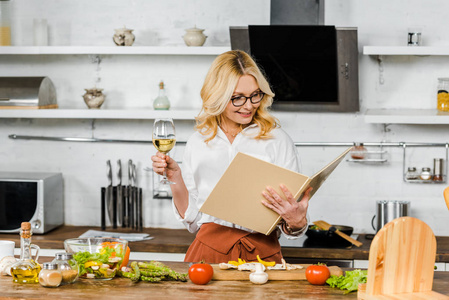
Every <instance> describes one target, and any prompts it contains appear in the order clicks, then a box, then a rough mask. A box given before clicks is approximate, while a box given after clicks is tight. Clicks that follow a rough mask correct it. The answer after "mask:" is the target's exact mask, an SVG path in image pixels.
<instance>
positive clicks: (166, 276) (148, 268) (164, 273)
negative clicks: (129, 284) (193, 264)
mask: <svg viewBox="0 0 449 300" xmlns="http://www.w3.org/2000/svg"><path fill="white" fill-rule="evenodd" d="M131 268H132V269H130V268H127V267H123V268H121V270H119V271H118V272H117V274H118V276H121V277H126V278H129V279H131V280H133V281H134V282H137V281H139V280H141V281H148V282H159V281H162V280H176V281H184V282H185V281H187V274H185V273H178V272H176V271H174V270H172V269H171V268H169V267H167V266H166V265H164V264H163V263H161V262H158V261H149V262H132V263H131Z"/></svg>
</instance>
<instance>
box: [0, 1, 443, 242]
mask: <svg viewBox="0 0 449 300" xmlns="http://www.w3.org/2000/svg"><path fill="white" fill-rule="evenodd" d="M12 4H13V11H12V14H13V42H14V44H15V45H31V44H32V35H31V32H32V31H31V24H32V19H33V18H35V17H45V18H47V19H48V22H49V26H50V44H51V45H105V46H109V45H113V44H112V34H113V32H114V30H113V29H114V28H119V27H122V26H123V25H126V26H127V27H128V28H133V29H135V31H134V33H135V34H136V46H138V45H151V46H156V45H182V44H183V41H182V38H181V36H182V35H183V34H184V30H183V29H185V28H189V27H192V26H193V25H195V24H196V25H197V26H198V27H201V28H205V29H206V31H205V34H206V35H208V36H209V37H208V40H207V42H206V46H223V45H229V37H228V26H230V25H245V24H268V22H269V1H268V0H264V1H256V0H252V1H244V2H242V1H237V0H227V1H206V0H202V1H200V0H198V1H193V0H190V1H175V0H172V1H155V0H154V1H144V0H133V1H123V0H113V1H106V0H95V1H88V0H80V1H75V2H72V1H63V2H61V1H54V0H41V1H33V0H15V1H13V2H12ZM86 7H88V8H89V9H86ZM448 10H449V3H448V2H446V1H444V0H432V1H426V5H425V6H424V5H422V4H421V1H417V0H413V1H412V0H410V1H397V2H394V3H392V2H391V1H388V0H381V1H376V2H372V1H368V0H362V1H360V0H358V1H354V0H352V1H347V0H345V1H342V0H334V1H327V2H326V24H332V25H338V26H356V27H358V28H359V49H360V52H361V49H362V47H363V45H404V44H405V40H406V30H407V27H409V26H414V25H418V24H424V25H423V26H422V27H423V28H424V29H425V30H424V32H423V41H424V43H425V44H426V45H446V46H447V45H448V44H449V42H448V41H449V31H448V30H447V29H446V28H443V27H441V24H446V21H447V20H446V19H447V18H446V15H445V12H447V11H448ZM61 32H62V34H61ZM212 60H213V57H207V56H204V57H189V56H110V55H106V56H104V57H103V60H102V62H101V64H100V68H99V69H97V64H95V63H92V62H91V59H90V57H88V56H83V55H68V56H59V55H58V56H0V76H34V75H36V76H37V75H47V76H49V77H50V78H51V79H52V80H53V81H54V83H55V85H56V88H57V92H58V103H59V105H60V107H61V108H84V107H85V104H84V102H83V100H82V98H81V95H82V94H83V93H84V88H90V87H92V86H93V85H94V84H96V85H97V86H98V87H101V88H104V91H105V93H106V95H107V100H106V102H105V104H104V107H105V108H117V107H122V108H131V107H133V108H135V107H142V108H150V107H151V105H152V101H153V99H154V98H155V97H156V95H157V84H158V82H159V80H161V79H163V80H164V81H165V82H166V85H167V94H168V96H169V98H170V100H171V103H172V106H173V108H185V107H187V108H194V109H195V108H199V107H200V99H199V90H200V88H201V85H202V80H203V78H204V76H205V73H206V71H207V69H208V68H209V65H210V63H211V62H212ZM359 63H360V64H359V69H360V98H361V112H360V113H355V114H349V113H345V114H333V113H295V114H294V113H279V114H277V116H278V117H279V119H280V121H281V123H282V125H283V128H284V129H285V130H286V131H287V132H288V133H289V134H290V135H291V136H292V138H293V140H294V141H297V142H352V141H364V142H380V141H382V140H384V141H391V142H399V141H406V142H447V141H449V131H448V126H447V125H444V126H442V125H437V126H426V125H412V126H405V125H392V126H389V127H388V129H389V131H388V132H384V128H383V126H381V125H372V124H366V123H364V121H363V111H365V110H366V109H367V108H380V107H385V108H410V107H411V108H433V107H434V106H435V101H436V100H435V97H436V96H435V93H436V84H437V77H442V76H445V77H447V76H449V75H448V73H447V70H448V65H449V58H448V57H385V58H384V78H385V83H384V84H383V85H380V84H379V71H378V65H377V62H376V60H375V59H374V58H372V57H368V56H363V55H360V60H359ZM98 77H99V78H100V81H99V82H97V78H98ZM325 84H326V83H325V82H323V86H325ZM176 125H177V129H178V136H179V140H186V139H187V138H188V136H189V135H190V134H191V132H192V127H193V122H189V121H184V122H177V123H176ZM151 127H152V121H151V120H147V121H139V120H136V121H133V120H127V121H125V120H97V121H95V122H94V128H95V129H94V130H92V122H91V121H90V120H26V119H23V120H14V119H13V120H7V119H1V120H0V170H10V171H11V170H16V171H55V172H62V173H63V176H64V180H65V181H64V182H65V204H66V209H65V218H66V223H67V224H73V225H99V224H100V220H99V216H100V212H99V207H100V199H99V196H100V187H101V186H105V185H106V183H107V179H106V163H105V162H106V160H107V159H111V161H112V167H113V170H114V174H115V170H116V160H117V159H121V160H122V164H123V166H125V162H127V161H128V159H132V160H133V161H134V162H135V163H137V166H138V173H139V176H140V178H141V179H140V185H141V186H142V187H143V188H144V195H145V203H144V208H145V226H154V227H168V228H181V225H180V224H179V223H177V221H176V220H175V219H174V217H173V215H172V211H171V204H170V202H169V201H164V200H152V199H151V180H152V177H151V174H150V173H148V172H145V171H143V167H147V166H150V159H149V157H150V156H151V155H152V153H154V151H155V150H154V148H153V147H152V146H151V145H150V144H94V143H69V142H42V141H23V140H20V141H14V140H11V139H8V137H7V136H8V135H9V134H12V133H15V134H23V135H49V136H78V137H91V136H92V135H94V136H95V137H100V138H114V139H139V140H140V139H148V140H149V139H150V134H151ZM298 150H299V152H300V154H301V155H302V166H303V172H304V173H305V174H307V175H312V174H313V173H314V172H316V171H318V170H319V169H320V168H321V167H323V166H324V165H325V164H326V163H327V162H329V160H331V159H333V158H334V157H335V156H336V155H337V154H338V153H340V152H341V151H343V148H341V147H331V148H324V147H301V148H299V149H298ZM387 150H388V152H389V162H388V163H386V164H383V165H361V164H357V165H356V164H350V163H347V162H343V163H342V164H341V165H340V166H339V168H338V169H337V170H336V171H335V174H333V175H332V176H331V177H330V178H329V179H328V181H327V182H326V183H325V185H324V186H323V187H322V189H321V190H320V191H319V192H318V193H317V194H316V196H315V198H314V199H313V201H312V202H311V204H310V216H311V218H312V220H316V219H324V220H327V221H329V222H331V223H334V224H342V225H350V226H354V227H355V231H356V232H367V233H372V232H373V230H372V228H371V218H372V216H373V215H374V213H375V203H376V200H410V201H411V208H412V215H413V216H415V217H418V218H420V219H422V220H423V221H425V222H426V223H427V224H429V225H430V226H431V227H432V229H433V230H434V232H435V234H437V235H449V227H448V226H447V225H448V211H447V208H446V207H445V205H444V200H443V197H442V191H443V189H444V187H445V186H446V185H444V184H443V185H429V186H427V185H412V184H406V183H404V182H403V181H402V177H401V176H402V174H401V173H402V151H401V150H400V149H399V148H387ZM440 150H441V149H440ZM440 150H436V149H430V150H429V149H415V150H413V151H411V152H410V153H411V154H412V156H410V157H409V158H408V162H409V163H410V164H413V165H415V166H417V167H421V166H432V165H431V164H432V159H433V158H434V157H441V156H443V154H444V152H442V151H443V150H441V151H440ZM181 154H182V147H181V146H179V147H178V150H176V152H175V157H176V158H177V159H180V158H181ZM125 174H126V173H125ZM124 182H125V183H127V180H126V179H125V181H124Z"/></svg>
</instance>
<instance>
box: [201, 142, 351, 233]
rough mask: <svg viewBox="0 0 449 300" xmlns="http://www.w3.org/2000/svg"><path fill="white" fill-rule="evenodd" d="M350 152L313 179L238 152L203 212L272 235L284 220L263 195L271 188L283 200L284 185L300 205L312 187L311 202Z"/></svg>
mask: <svg viewBox="0 0 449 300" xmlns="http://www.w3.org/2000/svg"><path fill="white" fill-rule="evenodd" d="M350 150H351V148H348V149H346V150H345V151H344V152H343V153H342V154H340V155H339V156H338V157H337V158H335V159H334V160H333V161H332V162H330V163H329V164H328V165H327V166H325V167H324V168H323V169H321V170H320V171H319V172H317V173H315V175H313V176H312V177H308V176H306V175H303V174H300V173H297V172H293V171H291V170H288V169H285V168H282V167H279V166H277V165H274V164H272V163H269V162H266V161H264V160H261V159H258V158H255V157H253V156H250V155H247V154H244V153H241V152H239V153H237V155H236V156H235V157H234V159H233V160H232V162H231V164H230V165H229V167H228V168H227V169H226V171H225V172H224V174H223V176H222V177H221V179H220V180H219V181H218V183H217V184H216V185H215V187H214V189H213V190H212V192H211V193H210V195H209V197H207V199H206V201H205V202H204V204H203V206H202V207H201V209H200V211H201V212H203V213H205V214H208V215H211V216H214V217H216V218H220V219H222V220H225V221H228V222H232V223H234V224H237V225H240V226H243V227H246V228H248V229H252V230H255V231H257V232H260V233H263V234H266V235H269V234H270V233H271V232H272V231H273V230H274V229H275V228H276V226H277V225H278V223H279V222H280V221H281V216H279V215H278V214H277V213H275V212H274V211H272V210H271V209H269V208H267V207H265V206H264V205H263V204H262V200H265V198H264V197H263V196H262V191H264V190H265V189H266V187H267V186H271V187H272V188H273V189H274V190H275V191H276V192H277V193H278V194H279V195H280V196H281V197H283V198H284V194H283V193H282V191H281V189H280V187H279V185H280V184H284V185H285V186H286V187H287V188H288V189H289V190H290V192H291V193H292V194H293V195H294V197H295V199H296V200H297V201H298V200H299V199H301V197H302V195H303V194H304V192H305V191H306V190H307V189H308V188H309V187H312V188H313V189H312V191H311V193H310V198H312V196H313V195H314V194H315V193H316V191H317V190H318V189H319V188H320V186H321V185H322V184H323V183H324V181H325V180H326V179H327V178H328V177H329V175H330V174H331V173H332V171H334V170H335V168H336V167H337V166H338V164H339V163H340V162H341V161H342V160H343V158H344V157H345V156H346V154H347V153H348V152H349V151H350Z"/></svg>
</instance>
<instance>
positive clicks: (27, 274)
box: [11, 222, 41, 283]
mask: <svg viewBox="0 0 449 300" xmlns="http://www.w3.org/2000/svg"><path fill="white" fill-rule="evenodd" d="M31 235H32V232H31V224H30V222H22V224H21V227H20V259H19V260H18V261H17V262H16V263H15V264H13V265H12V266H11V275H12V278H13V281H14V282H18V283H38V282H39V279H38V275H39V272H40V270H41V266H40V265H39V264H38V263H37V260H38V258H39V247H38V246H36V245H33V244H31ZM31 248H35V249H36V256H35V258H34V259H33V258H32V257H31Z"/></svg>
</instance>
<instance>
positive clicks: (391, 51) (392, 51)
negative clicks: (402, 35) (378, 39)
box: [363, 46, 449, 55]
mask: <svg viewBox="0 0 449 300" xmlns="http://www.w3.org/2000/svg"><path fill="white" fill-rule="evenodd" d="M363 54H364V55H449V46H448V47H428V46H410V47H409V46H364V47H363Z"/></svg>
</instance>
